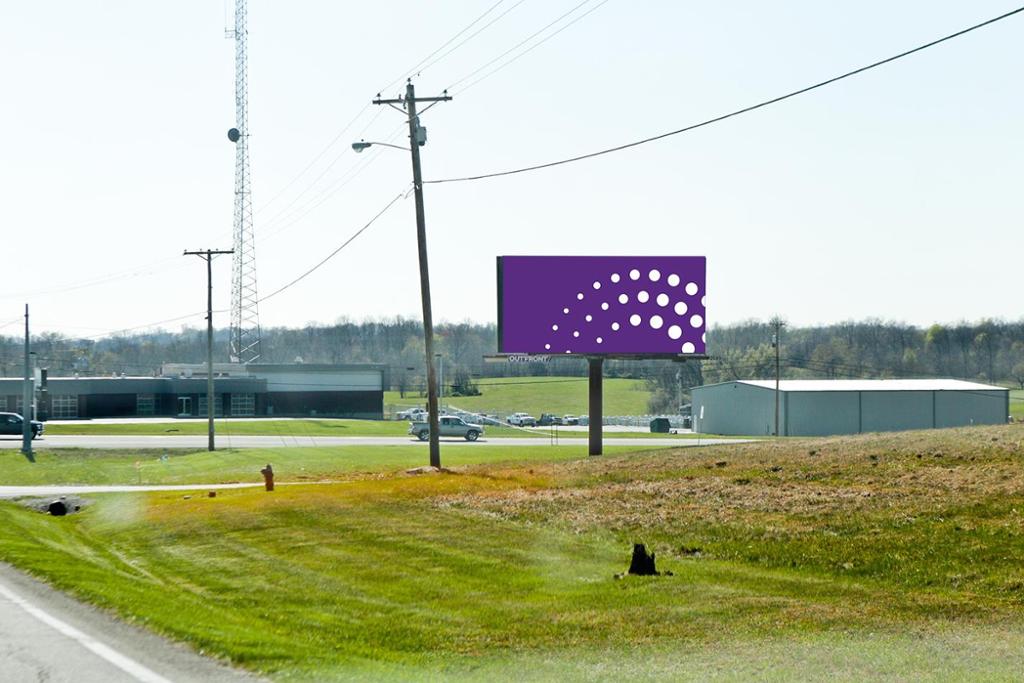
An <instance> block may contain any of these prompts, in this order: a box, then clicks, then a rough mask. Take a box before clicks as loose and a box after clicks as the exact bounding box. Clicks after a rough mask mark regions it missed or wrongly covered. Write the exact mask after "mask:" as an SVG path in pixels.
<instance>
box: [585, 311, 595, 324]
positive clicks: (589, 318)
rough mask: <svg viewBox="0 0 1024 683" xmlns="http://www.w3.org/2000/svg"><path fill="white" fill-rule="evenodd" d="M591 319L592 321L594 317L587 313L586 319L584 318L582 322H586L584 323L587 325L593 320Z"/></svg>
mask: <svg viewBox="0 0 1024 683" xmlns="http://www.w3.org/2000/svg"><path fill="white" fill-rule="evenodd" d="M593 319H594V316H592V315H590V314H589V313H587V317H586V318H584V320H586V321H587V322H588V323H589V322H590V321H591V320H593Z"/></svg>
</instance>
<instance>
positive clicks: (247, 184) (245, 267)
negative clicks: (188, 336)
mask: <svg viewBox="0 0 1024 683" xmlns="http://www.w3.org/2000/svg"><path fill="white" fill-rule="evenodd" d="M245 3H246V0H235V27H234V29H233V30H232V29H229V30H228V31H226V35H227V37H229V38H234V39H235V127H234V128H232V129H231V130H229V131H228V139H229V140H231V141H232V142H233V143H235V226H234V238H235V245H234V247H235V253H234V256H233V257H232V264H231V342H230V343H231V348H230V355H231V361H232V362H234V363H252V362H254V361H256V360H257V359H258V358H259V357H260V314H259V307H258V303H259V297H258V295H257V291H256V244H255V238H254V233H253V227H252V188H251V182H252V178H251V175H250V169H249V113H248V106H249V102H248V100H249V76H248V68H247V66H246V46H245V43H246V33H247V29H246V20H247V13H246V7H245Z"/></svg>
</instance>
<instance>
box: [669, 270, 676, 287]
mask: <svg viewBox="0 0 1024 683" xmlns="http://www.w3.org/2000/svg"><path fill="white" fill-rule="evenodd" d="M668 286H669V287H678V286H679V276H678V275H676V274H675V273H672V274H671V275H669V276H668Z"/></svg>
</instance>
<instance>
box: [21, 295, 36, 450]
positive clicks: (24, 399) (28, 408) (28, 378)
mask: <svg viewBox="0 0 1024 683" xmlns="http://www.w3.org/2000/svg"><path fill="white" fill-rule="evenodd" d="M31 358H32V356H31V352H30V351H29V343H28V304H25V385H24V386H23V387H22V391H21V452H22V453H23V454H24V455H25V457H26V458H28V461H29V462H35V461H36V457H35V455H33V453H32V395H33V389H32V379H33V378H32V360H31Z"/></svg>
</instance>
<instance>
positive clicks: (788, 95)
mask: <svg viewBox="0 0 1024 683" xmlns="http://www.w3.org/2000/svg"><path fill="white" fill-rule="evenodd" d="M1021 12H1024V7H1018V8H1017V9H1015V10H1012V11H1010V12H1006V13H1005V14H1001V15H999V16H997V17H994V18H992V19H988V20H986V21H983V22H981V23H980V24H975V25H973V26H970V27H968V28H965V29H962V30H960V31H957V32H956V33H951V34H949V35H947V36H944V37H942V38H938V39H937V40H933V41H931V42H928V43H925V44H923V45H919V46H917V47H915V48H912V49H910V50H907V51H905V52H901V53H899V54H897V55H893V56H891V57H887V58H885V59H882V60H879V61H877V62H873V63H871V64H868V65H866V66H862V67H859V68H857V69H854V70H852V71H847V72H846V73H843V74H840V75H838V76H833V77H832V78H829V79H827V80H824V81H819V82H817V83H814V84H813V85H808V86H805V87H803V88H800V89H799V90H794V91H792V92H789V93H786V94H785V95H779V96H778V97H773V98H771V99H769V100H764V101H761V102H758V103H757V104H752V105H749V106H746V107H743V108H742V109H736V110H734V111H731V112H729V113H727V114H721V115H719V116H716V117H714V118H710V119H706V120H704V121H701V122H699V123H694V124H690V125H688V126H684V127H683V128H678V129H676V130H672V131H669V132H667V133H661V134H659V135H654V136H651V137H648V138H643V139H641V140H636V141H634V142H628V143H626V144H622V145H617V146H615V147H608V148H606V149H602V150H598V151H596V152H589V153H587V154H581V155H578V156H574V157H569V158H566V159H560V160H558V161H549V162H546V163H542V164H536V165H533V166H524V167H522V168H515V169H511V170H507V171H498V172H496V173H484V174H481V175H472V176H462V177H456V178H442V179H438V180H425V181H423V182H424V184H431V185H437V184H441V183H459V182H468V181H473V180H485V179H488V178H499V177H503V176H509V175H516V174H519V173H528V172H531V171H539V170H541V169H545V168H552V167H555V166H563V165H565V164H571V163H575V162H577V161H584V160H586V159H593V158H594V157H599V156H604V155H606V154H612V153H613V152H621V151H623V150H626V149H631V148H633V147H639V146H640V145H645V144H647V143H649V142H656V141H658V140H663V139H665V138H668V137H672V136H674V135H680V134H681V133H688V132H690V131H693V130H697V129H698V128H704V127H706V126H710V125H713V124H716V123H720V122H722V121H725V120H727V119H731V118H734V117H737V116H741V115H743V114H747V113H750V112H752V111H756V110H758V109H763V108H765V107H769V106H771V105H773V104H778V103H779V102H784V101H786V100H788V99H791V98H794V97H797V96H799V95H803V94H806V93H809V92H811V91H813V90H817V89H819V88H824V87H825V86H828V85H832V84H833V83H837V82H839V81H842V80H844V79H847V78H850V77H852V76H856V75H858V74H862V73H864V72H866V71H870V70H872V69H876V68H878V67H880V66H883V65H885V64H889V63H891V62H895V61H897V60H899V59H903V58H904V57H909V56H910V55H913V54H916V53H918V52H921V51H923V50H927V49H928V48H930V47H934V46H936V45H939V44H941V43H944V42H946V41H949V40H953V39H954V38H959V37H961V36H964V35H966V34H968V33H971V32H972V31H977V30H978V29H980V28H984V27H986V26H990V25H992V24H995V23H996V22H999V21H1003V20H1004V19H1008V18H1010V17H1012V16H1015V15H1017V14H1020V13H1021Z"/></svg>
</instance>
